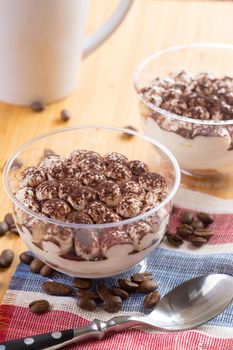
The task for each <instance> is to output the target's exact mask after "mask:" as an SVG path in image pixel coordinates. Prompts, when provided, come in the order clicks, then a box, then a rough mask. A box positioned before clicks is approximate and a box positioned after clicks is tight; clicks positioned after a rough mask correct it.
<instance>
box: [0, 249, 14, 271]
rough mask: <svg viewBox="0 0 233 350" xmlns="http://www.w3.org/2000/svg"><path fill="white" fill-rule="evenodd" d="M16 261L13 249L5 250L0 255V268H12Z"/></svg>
mask: <svg viewBox="0 0 233 350" xmlns="http://www.w3.org/2000/svg"><path fill="white" fill-rule="evenodd" d="M13 260H14V252H13V251H12V250H11V249H5V250H3V251H2V253H1V255H0V266H1V267H10V266H11V264H12V262H13Z"/></svg>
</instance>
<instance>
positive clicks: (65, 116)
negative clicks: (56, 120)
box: [60, 109, 71, 122]
mask: <svg viewBox="0 0 233 350" xmlns="http://www.w3.org/2000/svg"><path fill="white" fill-rule="evenodd" d="M60 118H61V120H62V121H63V122H67V121H68V120H70V118H71V113H70V111H68V109H62V110H61V114H60Z"/></svg>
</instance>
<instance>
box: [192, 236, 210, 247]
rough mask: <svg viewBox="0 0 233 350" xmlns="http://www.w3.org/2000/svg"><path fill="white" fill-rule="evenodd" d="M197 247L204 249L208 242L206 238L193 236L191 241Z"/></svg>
mask: <svg viewBox="0 0 233 350" xmlns="http://www.w3.org/2000/svg"><path fill="white" fill-rule="evenodd" d="M190 242H191V243H192V244H193V245H194V246H196V247H202V246H203V245H204V244H206V243H207V242H208V240H207V239H206V238H203V237H195V236H193V237H192V238H191V241H190Z"/></svg>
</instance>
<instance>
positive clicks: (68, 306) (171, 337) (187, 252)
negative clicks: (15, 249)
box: [0, 189, 233, 350]
mask: <svg viewBox="0 0 233 350" xmlns="http://www.w3.org/2000/svg"><path fill="white" fill-rule="evenodd" d="M184 199H185V200H184ZM182 208H188V209H194V210H198V211H208V212H209V213H213V215H214V218H215V222H214V224H213V225H212V227H213V232H214V236H213V237H212V238H211V239H210V241H209V243H208V244H207V245H206V246H203V247H201V248H194V247H191V246H190V245H189V244H188V243H187V242H186V243H184V244H183V245H182V246H181V247H179V248H173V247H171V246H170V245H169V244H168V243H167V241H166V240H164V241H163V242H162V243H161V244H160V246H159V248H158V249H156V250H155V252H154V253H152V254H151V256H150V257H149V258H148V259H147V261H144V262H143V263H142V264H140V265H137V266H135V267H134V268H133V269H132V270H131V271H130V273H129V272H126V273H124V274H122V275H121V278H122V277H123V278H124V277H126V276H129V275H130V274H132V273H135V272H138V271H140V269H147V270H149V271H151V272H152V273H153V275H154V278H155V279H156V281H157V282H158V284H159V291H160V292H161V294H162V295H164V294H165V293H167V292H168V291H169V290H170V289H172V288H173V287H175V286H176V285H177V284H179V283H182V282H184V281H185V280H187V279H190V278H192V277H195V276H200V275H205V274H209V273H226V274H231V275H232V274H233V214H231V212H232V211H233V201H232V200H223V199H218V198H216V197H212V196H209V195H206V194H204V195H203V194H200V193H198V192H193V191H191V190H186V189H181V190H180V191H179V193H178V194H177V196H176V209H175V211H174V214H173V215H172V218H171V222H170V231H171V232H175V229H176V226H177V225H178V223H179V216H180V214H181V212H182V211H183V210H184V209H182ZM53 279H54V280H56V281H59V282H63V283H71V281H72V279H71V278H70V277H68V276H65V275H63V274H60V273H55V275H54V277H53ZM117 279H119V276H115V277H111V278H108V279H107V280H106V281H105V282H106V283H107V284H108V285H113V284H116V282H117ZM44 280H45V279H44V278H43V277H41V276H38V275H35V274H32V273H30V272H29V268H28V266H26V265H23V264H19V266H18V268H17V271H16V272H15V274H14V276H13V278H12V280H11V283H10V285H9V289H8V291H7V293H6V296H5V298H4V301H3V304H2V306H1V307H0V342H3V341H5V340H8V339H15V338H19V337H26V336H30V335H33V334H39V333H42V332H52V331H56V330H61V329H66V328H73V327H78V326H84V325H87V324H88V323H89V322H90V321H91V320H93V319H94V318H99V319H101V320H108V319H110V318H111V317H112V316H114V315H110V314H108V313H106V312H104V311H102V310H97V311H95V312H94V313H91V312H86V311H83V310H81V309H79V308H78V307H77V306H76V299H75V298H74V297H54V296H48V295H45V294H44V293H43V292H42V289H41V284H42V282H43V281H44ZM37 299H47V300H48V301H49V302H50V304H51V305H52V310H51V311H49V312H47V313H45V314H43V315H35V314H32V313H30V312H29V311H28V304H29V303H30V302H32V301H34V300H37ZM145 312H146V310H144V309H143V306H142V296H140V295H139V294H135V295H134V296H132V297H130V298H129V299H128V300H127V301H125V302H124V311H121V312H119V313H118V315H127V314H138V315H141V314H143V313H145ZM132 348H133V349H134V350H144V349H145V350H150V349H151V350H152V349H156V350H232V349H233V305H230V306H228V307H227V309H226V310H225V311H224V312H223V313H222V314H220V315H219V316H217V317H216V318H215V319H214V320H211V321H210V322H209V323H208V324H205V325H203V326H200V327H198V328H196V329H193V330H189V331H184V332H169V333H163V332H160V331H155V330H152V329H149V328H148V329H143V330H128V331H126V332H123V333H118V334H114V335H112V336H110V337H107V338H106V339H104V340H102V341H89V342H85V343H79V344H76V345H73V346H70V347H67V349H79V350H82V349H85V350H109V349H114V350H131V349H132Z"/></svg>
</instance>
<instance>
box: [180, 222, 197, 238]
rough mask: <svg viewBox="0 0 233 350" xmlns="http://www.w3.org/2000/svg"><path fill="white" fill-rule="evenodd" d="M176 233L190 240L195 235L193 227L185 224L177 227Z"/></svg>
mask: <svg viewBox="0 0 233 350" xmlns="http://www.w3.org/2000/svg"><path fill="white" fill-rule="evenodd" d="M176 232H177V234H178V235H179V236H180V237H182V238H188V237H189V236H191V235H192V233H193V227H192V226H190V225H188V224H184V225H181V226H179V227H177V229H176Z"/></svg>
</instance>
